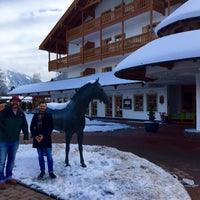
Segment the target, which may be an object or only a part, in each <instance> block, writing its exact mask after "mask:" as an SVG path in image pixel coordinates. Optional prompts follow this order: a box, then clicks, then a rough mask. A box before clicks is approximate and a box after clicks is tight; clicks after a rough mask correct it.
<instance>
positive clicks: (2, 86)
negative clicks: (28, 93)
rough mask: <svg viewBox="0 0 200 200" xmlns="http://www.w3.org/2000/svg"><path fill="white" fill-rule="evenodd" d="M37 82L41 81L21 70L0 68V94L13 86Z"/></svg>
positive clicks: (3, 93)
mask: <svg viewBox="0 0 200 200" xmlns="http://www.w3.org/2000/svg"><path fill="white" fill-rule="evenodd" d="M37 82H41V81H40V80H39V79H33V78H31V77H30V76H28V75H25V74H22V73H19V72H14V71H10V70H0V95H5V94H6V93H7V92H8V91H10V90H11V89H12V88H16V87H18V86H21V85H27V84H32V83H37Z"/></svg>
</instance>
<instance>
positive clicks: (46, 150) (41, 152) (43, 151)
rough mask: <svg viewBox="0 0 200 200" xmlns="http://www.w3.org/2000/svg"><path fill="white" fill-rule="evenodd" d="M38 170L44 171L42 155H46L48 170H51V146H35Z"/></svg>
mask: <svg viewBox="0 0 200 200" xmlns="http://www.w3.org/2000/svg"><path fill="white" fill-rule="evenodd" d="M37 153H38V160H39V165H40V171H41V172H45V160H44V155H45V156H46V157H47V165H48V172H49V173H51V172H53V158H52V148H37Z"/></svg>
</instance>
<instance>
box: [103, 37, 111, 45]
mask: <svg viewBox="0 0 200 200" xmlns="http://www.w3.org/2000/svg"><path fill="white" fill-rule="evenodd" d="M111 42H112V38H106V39H105V40H103V44H104V45H107V44H110V43H111Z"/></svg>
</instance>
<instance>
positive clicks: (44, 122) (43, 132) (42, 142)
mask: <svg viewBox="0 0 200 200" xmlns="http://www.w3.org/2000/svg"><path fill="white" fill-rule="evenodd" d="M46 107H47V104H46V102H40V104H39V112H38V113H35V114H34V115H33V118H32V121H31V125H30V131H31V135H32V138H33V148H37V153H38V160H39V165H40V174H39V176H38V179H42V178H43V177H44V176H45V159H44V155H45V156H46V157H47V165H48V173H49V176H50V178H56V175H55V174H54V173H53V158H52V139H51V133H52V131H53V128H54V125H53V117H52V114H51V113H47V112H46Z"/></svg>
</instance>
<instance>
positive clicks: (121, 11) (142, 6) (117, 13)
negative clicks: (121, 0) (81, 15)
mask: <svg viewBox="0 0 200 200" xmlns="http://www.w3.org/2000/svg"><path fill="white" fill-rule="evenodd" d="M150 9H151V0H139V1H134V2H131V3H129V4H126V5H124V6H122V5H121V6H120V7H119V8H117V9H115V10H114V11H111V12H108V13H104V14H102V15H101V16H100V17H98V18H95V19H92V20H90V21H88V22H84V23H83V24H82V25H80V26H77V27H75V28H72V29H70V30H68V31H67V33H66V34H67V40H68V41H70V40H73V39H77V38H80V37H82V33H83V34H84V35H86V34H89V33H93V32H96V31H100V30H101V29H102V28H105V27H108V26H111V25H113V24H116V23H119V22H121V21H122V20H123V19H124V20H126V19H129V18H133V17H135V16H137V15H140V14H142V13H144V12H149V10H150ZM152 9H153V10H155V11H157V12H160V13H162V14H164V13H165V3H164V2H163V0H154V1H153V7H152Z"/></svg>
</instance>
